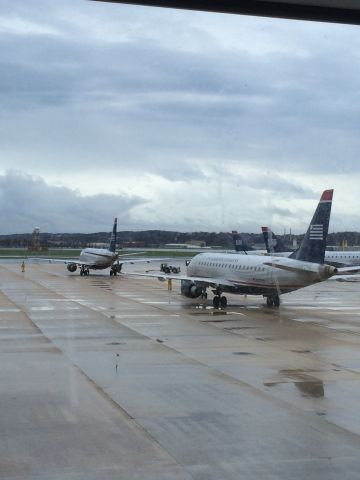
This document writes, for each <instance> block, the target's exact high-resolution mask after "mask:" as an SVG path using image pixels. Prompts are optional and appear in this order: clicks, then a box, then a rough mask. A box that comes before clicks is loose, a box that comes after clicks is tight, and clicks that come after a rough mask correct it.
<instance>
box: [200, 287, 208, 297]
mask: <svg viewBox="0 0 360 480" xmlns="http://www.w3.org/2000/svg"><path fill="white" fill-rule="evenodd" d="M200 297H201V298H202V299H203V300H206V299H207V291H206V288H204V290H203V291H202V293H201V295H200Z"/></svg>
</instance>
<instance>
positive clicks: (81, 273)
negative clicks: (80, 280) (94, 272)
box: [80, 268, 90, 277]
mask: <svg viewBox="0 0 360 480" xmlns="http://www.w3.org/2000/svg"><path fill="white" fill-rule="evenodd" d="M83 275H84V276H87V275H90V270H89V269H88V268H81V269H80V276H81V277H82V276H83Z"/></svg>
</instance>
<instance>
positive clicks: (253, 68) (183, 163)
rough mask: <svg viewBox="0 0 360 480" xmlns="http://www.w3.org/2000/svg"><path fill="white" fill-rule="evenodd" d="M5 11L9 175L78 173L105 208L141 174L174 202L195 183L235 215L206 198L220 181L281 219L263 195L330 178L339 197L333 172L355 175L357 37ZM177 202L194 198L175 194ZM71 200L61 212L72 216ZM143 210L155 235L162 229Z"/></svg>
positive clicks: (257, 22) (104, 8)
mask: <svg viewBox="0 0 360 480" xmlns="http://www.w3.org/2000/svg"><path fill="white" fill-rule="evenodd" d="M0 7H1V9H0V11H1V12H2V14H1V16H0V39H1V42H2V50H1V55H0V105H1V110H0V112H1V113H0V146H1V152H2V156H1V166H2V168H3V173H4V172H5V170H6V169H7V168H16V169H18V170H21V171H25V172H31V173H32V174H34V175H38V176H41V177H43V178H44V179H46V178H47V176H52V178H53V177H54V176H56V175H61V176H62V177H64V176H66V175H68V178H69V180H71V178H72V174H73V176H74V177H79V176H80V177H83V178H86V179H87V178H88V179H89V181H88V185H89V186H91V185H93V186H94V188H96V186H97V183H98V182H97V177H98V176H99V174H101V175H103V176H104V175H108V176H109V183H108V187H107V189H106V192H104V193H105V197H104V198H105V200H101V198H100V197H97V199H96V202H99V203H101V205H103V206H102V207H101V208H105V206H104V204H105V202H106V199H107V198H108V194H107V192H109V191H110V192H112V191H113V192H118V191H119V190H118V188H120V187H121V186H123V183H124V182H125V181H132V182H135V183H136V182H137V181H138V179H140V177H141V176H142V175H144V173H149V174H156V175H159V176H161V177H162V178H166V179H168V180H169V181H171V182H173V184H174V186H173V190H176V191H177V190H178V188H179V187H178V182H183V181H186V180H187V181H189V182H190V181H191V180H193V179H194V178H195V179H198V180H199V181H201V182H202V183H198V184H197V188H200V189H203V190H204V191H206V192H207V197H208V198H209V200H208V202H211V201H212V199H213V198H214V196H215V197H216V196H218V198H219V199H220V202H227V203H228V204H231V199H229V198H228V197H227V196H225V195H223V197H221V195H219V194H218V193H216V192H215V195H214V184H216V182H215V183H214V181H215V180H218V184H221V182H223V187H222V188H223V189H225V190H226V189H227V188H228V185H230V184H231V185H235V186H238V187H239V188H240V187H241V188H242V189H245V190H246V189H247V191H251V192H252V193H251V194H252V195H255V196H256V197H257V198H258V199H260V201H262V202H264V204H266V205H267V207H266V208H267V214H268V215H270V216H271V215H272V214H273V215H275V216H276V215H277V218H278V216H280V217H281V216H282V217H284V219H285V218H286V221H289V218H287V217H288V215H287V214H286V211H287V208H286V209H285V210H284V209H283V207H281V205H279V204H278V203H274V202H270V203H269V202H268V203H267V202H266V199H267V198H268V197H269V195H271V196H272V197H276V201H277V202H280V201H283V202H287V201H288V200H289V199H294V198H304V199H313V198H315V197H316V196H317V195H318V191H319V187H318V184H317V183H316V184H314V183H313V184H311V185H306V183H305V182H304V181H303V180H302V179H303V177H304V175H313V176H314V177H315V178H319V177H322V176H323V175H325V174H326V175H332V176H333V178H332V179H331V183H332V185H335V186H336V182H337V176H338V175H339V174H349V173H352V174H356V173H360V164H359V162H358V160H357V155H358V151H359V148H360V139H359V135H358V127H357V124H358V120H357V119H358V117H359V114H360V102H358V101H357V100H358V98H359V87H358V85H359V84H360V82H359V77H360V66H359V65H360V63H359V62H358V57H359V53H358V52H359V51H360V50H359V48H358V47H359V46H360V45H359V43H360V40H359V35H358V30H357V29H355V28H353V27H348V26H334V25H320V24H305V23H303V22H283V21H274V20H269V19H254V18H247V17H233V16H222V15H220V16H216V15H211V14H200V13H199V14H196V13H194V12H177V11H171V10H169V11H167V10H159V9H146V8H139V7H130V6H119V5H110V4H109V5H106V4H102V3H99V4H97V3H95V2H94V3H92V2H84V1H82V0H71V1H70V0H65V1H63V2H61V3H60V2H55V1H53V2H51V8H49V1H48V0H46V1H45V0H36V1H34V2H28V1H25V0H18V1H17V2H11V1H10V0H0ZM349 45H351V47H352V48H349ZM202 165H208V166H210V167H209V169H208V170H206V169H204V168H202ZM251 165H255V166H256V168H255V169H254V173H253V174H252V173H251V172H250V173H249V172H248V171H247V170H246V169H248V167H249V166H251ZM216 166H218V168H216ZM235 166H237V167H239V168H238V170H236V175H235V174H234V167H235ZM242 167H243V168H244V169H245V170H246V173H243V174H242V173H241V168H242ZM279 173H281V174H283V173H284V174H286V175H285V176H286V178H285V176H284V175H279ZM290 177H292V179H291V180H289V178H290ZM124 178H126V179H127V180H124ZM29 183H30V184H32V183H31V182H29ZM10 184H11V186H12V188H13V189H14V192H13V195H12V197H11V191H10V190H9V189H7V190H6V193H7V195H10V198H13V197H14V196H15V191H16V188H15V183H14V182H12V183H11V182H10V183H9V185H10ZM332 185H330V186H332ZM326 186H327V185H326ZM26 188H30V187H29V186H27V187H26ZM48 188H49V189H50V188H51V187H50V185H48ZM153 188H154V189H155V186H154V187H153ZM155 193H156V192H155ZM16 194H17V192H16ZM158 195H159V202H158V203H159V204H161V202H163V201H164V196H163V195H164V193H163V192H161V191H158ZM181 195H182V196H183V198H185V197H187V196H188V195H191V193H190V192H189V191H188V189H187V188H185V187H183V190H182V194H181V192H180V193H178V197H177V198H181ZM115 196H116V195H115ZM140 196H141V195H140ZM195 196H196V195H195ZM76 198H77V197H76V195H75V194H74V195H70V196H69V202H70V199H72V200H71V201H73V202H74V205H75V206H76ZM244 199H245V197H244V198H243V200H244ZM88 200H89V199H88ZM62 201H63V200H60V199H59V203H61V202H62ZM102 202H103V203H102ZM87 204H91V200H90V201H88V202H87ZM68 208H69V209H70V203H69V204H68ZM148 208H149V209H150V210H149V212H148V215H147V218H146V221H147V222H148V223H149V224H152V225H153V224H155V223H156V222H158V221H159V219H158V217H157V216H156V215H155V214H154V213H153V209H152V207H150V206H149V205H148ZM174 208H175V209H176V206H175V207H174ZM221 208H222V210H223V212H225V211H226V210H227V208H228V207H227V205H225V204H224V205H222V206H221ZM75 210H76V208H75ZM135 210H136V209H135ZM282 210H284V211H283V214H281V211H282ZM196 211H197V210H196ZM44 213H45V212H44ZM202 214H203V213H202ZM252 214H255V213H254V212H252ZM46 215H48V213H47V212H46ZM224 215H225V214H224ZM111 216H113V212H112V213H111ZM174 216H175V217H176V218H177V220H176V222H177V224H179V225H181V222H182V221H183V222H184V223H183V224H182V227H183V228H186V225H188V224H189V223H192V224H193V223H194V218H193V216H190V217H185V216H184V214H183V212H181V211H180V210H179V211H177V210H176V215H173V217H174ZM225 216H226V215H225ZM222 218H223V216H222V214H221V215H220V216H219V218H218V221H219V223H218V225H219V228H220V227H222V226H223V223H222V221H223V220H222ZM224 218H225V217H224ZM170 220H171V219H170ZM250 220H251V219H250V218H249V222H250ZM141 221H144V222H145V219H144V217H142V220H141ZM224 221H225V220H224ZM56 222H59V225H64V223H61V220H60V219H56V221H55V219H54V224H53V226H54V228H58V227H56ZM204 222H205V223H206V224H207V225H209V222H208V220H207V219H205V220H204ZM85 224H86V221H85V220H84V225H85ZM69 225H72V224H70V223H69ZM248 225H250V223H248ZM69 228H70V227H69ZM84 228H85V227H84ZM60 229H61V228H60Z"/></svg>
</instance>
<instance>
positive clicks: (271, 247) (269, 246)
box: [261, 227, 288, 253]
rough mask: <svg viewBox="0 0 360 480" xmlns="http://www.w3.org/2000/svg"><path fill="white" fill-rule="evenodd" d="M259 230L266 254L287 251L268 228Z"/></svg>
mask: <svg viewBox="0 0 360 480" xmlns="http://www.w3.org/2000/svg"><path fill="white" fill-rule="evenodd" d="M261 230H262V233H263V237H264V242H265V247H266V251H267V252H268V253H277V252H286V251H287V250H288V249H287V248H286V247H285V245H284V243H283V241H282V240H281V239H280V238H278V237H277V236H276V235H275V233H273V232H272V230H271V228H270V227H261Z"/></svg>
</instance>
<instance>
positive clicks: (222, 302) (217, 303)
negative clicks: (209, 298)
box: [213, 287, 227, 308]
mask: <svg viewBox="0 0 360 480" xmlns="http://www.w3.org/2000/svg"><path fill="white" fill-rule="evenodd" d="M213 294H214V298H213V305H214V308H219V307H221V308H225V307H226V305H227V298H226V297H225V296H224V295H221V294H222V292H221V289H220V288H219V287H218V288H216V289H215V290H213Z"/></svg>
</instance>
